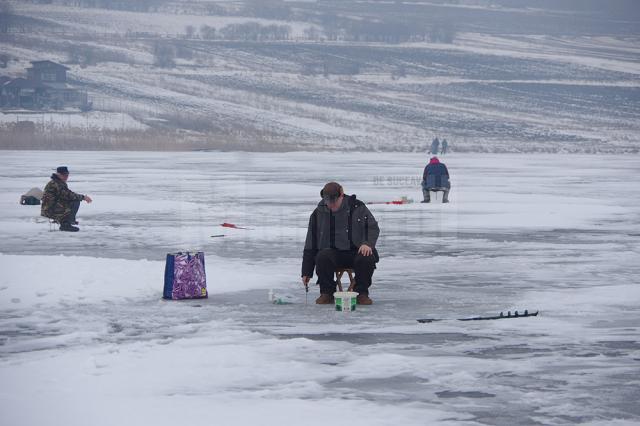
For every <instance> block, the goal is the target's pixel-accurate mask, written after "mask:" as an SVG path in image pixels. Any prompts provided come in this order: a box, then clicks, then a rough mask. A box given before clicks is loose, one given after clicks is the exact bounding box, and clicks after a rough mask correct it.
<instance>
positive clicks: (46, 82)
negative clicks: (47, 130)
mask: <svg viewBox="0 0 640 426" xmlns="http://www.w3.org/2000/svg"><path fill="white" fill-rule="evenodd" d="M67 71H69V68H68V67H65V66H64V65H61V64H58V63H55V62H52V61H32V62H31V67H29V68H27V78H22V77H18V78H13V79H12V78H9V77H6V76H2V77H0V108H2V109H15V108H18V109H30V110H60V109H66V108H77V109H80V110H82V111H87V110H90V109H91V103H90V102H89V99H88V95H87V92H86V91H84V90H80V89H78V88H76V87H73V86H71V85H70V84H69V83H68V82H67Z"/></svg>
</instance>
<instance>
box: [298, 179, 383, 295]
mask: <svg viewBox="0 0 640 426" xmlns="http://www.w3.org/2000/svg"><path fill="white" fill-rule="evenodd" d="M320 196H321V197H322V201H320V202H319V203H318V207H316V209H315V210H314V211H313V213H312V214H311V217H310V218H309V228H308V229H307V239H306V241H305V245H304V253H303V258H302V283H303V284H304V285H305V286H307V285H308V284H309V280H311V277H313V269H314V267H315V269H316V273H317V274H318V284H320V297H318V298H317V299H316V303H317V304H320V305H325V304H333V303H334V298H333V293H334V292H335V291H336V281H335V279H334V276H335V271H336V268H352V269H353V270H354V272H355V281H356V285H355V288H354V291H356V292H358V297H357V298H356V299H357V300H356V301H357V303H358V304H360V305H371V304H372V303H373V301H372V300H371V299H370V298H369V287H370V286H371V278H372V276H373V270H374V269H375V268H376V262H377V261H378V260H379V257H378V252H377V251H376V241H377V240H378V235H379V234H380V228H379V227H378V222H376V219H375V218H374V217H373V215H372V214H371V212H370V211H369V209H368V208H367V206H365V205H364V203H363V202H362V201H360V200H358V199H356V196H355V195H350V196H347V195H345V194H344V191H343V190H342V186H340V185H339V184H338V183H336V182H329V183H327V184H326V185H325V186H324V188H322V191H320Z"/></svg>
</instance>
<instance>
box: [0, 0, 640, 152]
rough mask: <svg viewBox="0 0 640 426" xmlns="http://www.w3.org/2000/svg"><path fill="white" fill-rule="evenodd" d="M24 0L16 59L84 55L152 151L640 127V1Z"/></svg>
mask: <svg viewBox="0 0 640 426" xmlns="http://www.w3.org/2000/svg"><path fill="white" fill-rule="evenodd" d="M9 3H10V4H11V7H12V9H13V12H12V13H13V14H12V15H11V16H12V20H13V21H14V22H13V26H12V27H10V31H9V32H8V34H5V35H3V37H2V39H0V50H1V51H2V52H4V53H5V54H7V55H9V56H10V58H11V60H10V61H9V65H8V68H7V69H6V70H5V71H4V73H6V74H8V75H10V76H14V77H15V76H19V75H20V73H22V72H23V70H24V68H25V67H27V66H28V64H29V61H33V60H40V59H48V60H53V61H57V62H60V63H63V64H65V65H67V66H69V67H70V68H71V71H70V75H71V78H72V83H73V84H75V85H77V86H79V87H81V88H83V89H86V90H87V91H88V92H89V95H90V98H91V100H92V101H93V107H94V110H96V111H98V112H100V113H115V114H127V115H128V116H130V120H132V121H133V122H136V123H138V124H133V123H131V122H130V120H121V123H122V127H120V128H119V129H118V128H115V129H114V128H113V126H109V125H105V126H99V125H98V126H95V127H98V128H107V129H110V132H111V133H106V134H105V136H104V137H105V138H107V139H109V138H111V139H114V140H115V139H118V138H122V133H123V132H127V131H129V130H133V131H134V132H136V133H135V136H130V137H129V138H128V139H127V140H129V141H131V143H132V144H135V145H136V146H137V147H138V148H144V147H149V148H151V149H153V148H154V145H153V141H154V140H157V139H158V138H161V139H163V140H165V139H166V140H167V141H172V142H171V143H173V144H175V145H176V146H181V143H182V146H184V147H187V148H189V147H191V148H194V147H195V148H221V147H222V148H231V149H252V150H283V149H285V150H288V149H326V148H337V149H357V150H363V149H372V150H401V151H413V150H420V151H422V150H424V148H425V147H426V145H427V144H428V143H429V142H430V141H431V139H432V138H433V137H434V136H436V135H437V136H440V137H446V138H447V139H448V140H449V141H450V142H451V146H452V149H454V150H458V151H493V152H496V151H497V152H501V151H506V152H513V151H553V152H555V151H567V152H573V151H577V152H628V151H632V152H637V147H638V143H639V142H640V48H638V46H639V45H640V33H639V32H638V28H639V25H638V24H639V23H640V14H638V13H635V14H634V13H628V14H626V15H625V16H624V19H622V18H621V17H620V16H618V15H613V16H612V15H611V14H609V13H605V12H606V10H607V9H606V8H602V9H601V10H582V9H580V10H577V9H576V10H575V11H571V10H570V9H564V10H563V9H560V10H556V9H551V8H549V7H542V6H541V7H536V8H529V7H519V6H518V2H517V1H503V2H495V4H491V5H489V4H484V3H488V2H477V1H475V2H471V1H469V2H465V1H460V2H456V3H457V4H444V5H440V4H434V3H430V2H424V3H411V4H408V3H407V4H404V3H402V4H396V5H395V6H394V5H393V4H391V3H390V2H375V1H372V2H351V1H342V2H331V1H318V2H280V1H273V2H267V3H265V4H266V5H271V6H270V7H271V8H269V7H267V6H264V5H263V7H259V6H260V4H261V3H260V2H238V1H233V2H231V1H229V2H225V1H220V2H187V1H185V2H179V1H174V2H161V1H159V2H152V3H153V4H156V3H157V4H159V5H160V6H157V7H154V8H149V11H147V12H144V13H143V12H137V11H127V10H111V9H98V8H90V7H77V6H71V5H68V4H67V3H69V2H62V1H54V2H53V3H52V4H41V3H39V2H28V1H13V2H9ZM78 3H83V2H78ZM396 3H397V2H396ZM444 3H447V2H444ZM540 3H544V4H545V5H546V4H547V3H548V2H540ZM559 3H560V4H562V3H563V2H559ZM565 3H569V2H568V1H565ZM500 4H502V6H500ZM612 9H613V7H612ZM632 11H633V9H632ZM105 117H106V116H105ZM23 118H24V120H31V117H29V116H28V115H26V116H24V117H23ZM105 119H106V120H108V118H105ZM3 121H7V120H3ZM33 121H34V122H36V123H37V122H38V121H37V120H33ZM79 121H80V122H82V120H79ZM116 122H117V121H116ZM66 127H67V129H66V132H67V133H68V135H70V136H71V137H65V135H64V131H61V130H58V131H57V133H56V136H55V137H57V138H60V139H61V140H62V139H64V140H65V141H66V142H65V143H67V144H68V146H67V147H68V148H78V147H83V146H84V147H86V148H90V149H94V148H95V146H93V144H94V143H95V142H93V141H92V137H91V136H92V133H91V131H87V130H86V126H84V128H83V127H82V126H79V125H75V124H74V125H70V126H66ZM140 129H146V131H145V132H140ZM47 131H48V130H47V129H46V128H44V127H38V128H37V133H36V135H29V136H28V137H22V138H16V137H15V136H14V137H13V138H12V134H11V131H10V126H4V127H3V131H2V134H0V138H1V142H2V146H3V147H5V148H20V147H24V146H25V145H26V146H33V147H39V146H48V145H47V144H51V138H50V137H49V138H48V139H47V137H45V136H44V135H41V134H40V132H42V133H46V132H47ZM45 140H46V142H45ZM121 140H122V139H121ZM135 141H137V142H135ZM145 141H146V142H145ZM147 142H148V143H147ZM61 143H62V142H61ZM145 143H146V145H145ZM58 146H61V145H60V144H58ZM156 148H157V147H156Z"/></svg>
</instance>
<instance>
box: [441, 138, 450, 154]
mask: <svg viewBox="0 0 640 426" xmlns="http://www.w3.org/2000/svg"><path fill="white" fill-rule="evenodd" d="M448 148H449V142H447V140H446V139H442V150H441V151H440V153H441V154H446V153H447V149H448Z"/></svg>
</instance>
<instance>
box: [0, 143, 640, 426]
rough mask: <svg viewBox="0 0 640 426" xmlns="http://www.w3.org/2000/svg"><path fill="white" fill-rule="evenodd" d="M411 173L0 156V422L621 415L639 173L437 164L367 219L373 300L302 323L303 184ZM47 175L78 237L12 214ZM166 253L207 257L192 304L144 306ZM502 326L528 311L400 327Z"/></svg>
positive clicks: (282, 163)
mask: <svg viewBox="0 0 640 426" xmlns="http://www.w3.org/2000/svg"><path fill="white" fill-rule="evenodd" d="M426 160H427V156H426V155H423V154H362V153H360V154H355V153H349V154H341V153H325V154H320V153H288V154H249V153H233V152H230V153H220V152H198V153H118V152H112V153H104V152H101V153H97V152H96V153H93V152H3V153H2V159H1V160H0V164H1V165H2V167H1V169H0V170H1V172H0V173H1V175H2V179H1V180H0V187H1V188H2V190H1V191H0V224H1V225H2V227H3V230H2V245H1V246H0V271H2V273H1V274H0V383H1V384H2V386H0V413H2V415H1V418H2V421H1V422H0V423H2V424H3V425H4V424H7V425H12V426H13V425H43V424H47V425H88V424H90V425H114V424H120V425H141V424H153V425H175V424H191V425H205V424H207V425H208V424H224V425H234V424H237V425H255V424H262V425H271V424H273V425H275V424H278V425H282V424H293V423H299V424H305V425H316V424H317V425H326V424H329V423H333V424H352V425H389V424H396V423H397V424H411V425H424V424H433V423H436V422H440V423H443V424H444V423H450V424H474V423H479V424H504V425H506V424H569V423H591V424H634V423H637V422H638V421H640V410H639V409H638V406H637V401H638V399H640V368H639V365H640V364H639V362H640V341H639V339H638V336H639V330H640V315H639V314H640V308H639V307H640V289H639V288H638V281H639V280H638V277H639V276H640V275H639V272H640V266H638V261H637V259H638V254H639V253H640V245H639V244H638V237H639V236H640V233H639V231H638V225H639V223H640V215H639V214H638V207H639V205H640V175H639V173H638V171H639V170H640V158H638V157H637V156H616V155H601V156H595V155H592V156H591V155H557V156H552V155H526V156H525V155H478V154H474V155H451V156H445V157H444V158H443V161H444V162H445V163H446V164H447V166H448V168H449V170H450V172H451V177H452V185H453V189H452V192H451V196H450V198H451V203H450V204H448V205H445V204H441V203H439V201H440V200H434V201H435V202H433V203H432V204H419V203H414V204H409V205H379V204H371V206H370V208H371V210H372V212H373V214H374V215H375V216H376V218H377V219H378V221H379V222H380V227H381V229H382V233H381V237H380V240H379V244H378V249H379V250H380V253H381V262H380V263H379V265H378V269H377V271H376V273H375V275H374V287H373V288H372V291H371V296H372V298H373V299H374V301H375V303H374V305H373V306H367V307H361V306H359V307H358V309H357V310H356V311H355V312H352V313H350V314H345V313H341V312H335V311H333V310H332V309H331V308H330V307H327V306H316V305H314V304H313V300H314V298H315V296H316V294H317V287H315V286H311V292H310V294H309V302H310V304H309V305H307V306H305V304H304V301H305V294H304V291H303V287H302V286H301V285H300V283H299V280H300V278H299V275H300V261H301V252H302V243H303V239H304V235H305V230H306V225H307V221H308V216H309V214H310V213H311V211H312V209H313V207H314V205H315V204H316V203H317V201H318V197H319V194H318V192H319V189H320V188H321V187H322V185H323V183H325V182H326V181H327V180H333V179H335V180H337V181H339V182H341V183H342V184H343V185H344V187H345V190H346V191H347V193H356V194H357V195H358V197H359V198H361V199H362V200H364V201H365V202H376V201H388V200H394V199H399V198H400V197H401V196H403V195H406V196H408V197H409V198H413V199H414V200H416V201H418V200H420V199H421V194H420V190H419V187H418V183H419V177H420V175H421V172H422V167H423V165H424V162H425V161H426ZM62 164H64V165H67V166H68V167H69V169H70V170H71V176H70V181H69V185H70V188H71V189H72V190H75V191H77V192H80V193H87V194H89V195H91V196H92V197H93V199H94V202H93V203H92V204H90V205H87V204H84V203H83V204H82V206H81V209H80V213H79V220H80V227H81V232H79V233H77V234H68V233H62V232H57V231H56V232H50V231H49V225H48V224H47V223H46V221H43V220H41V219H40V218H39V216H38V214H39V207H38V206H20V205H19V204H18V201H19V198H20V195H21V194H22V193H24V192H25V191H27V190H29V189H30V188H32V187H34V186H39V187H43V186H44V184H45V183H46V182H47V180H48V175H49V174H50V173H51V172H52V169H53V168H55V167H56V166H58V165H62ZM223 222H230V223H235V224H237V225H239V226H246V227H249V228H250V229H249V230H238V229H229V228H223V227H220V226H219V225H220V224H221V223H223ZM217 234H224V235H225V237H219V238H211V237H210V236H211V235H217ZM180 249H183V250H184V249H200V250H203V251H204V252H205V253H206V265H207V276H208V288H209V292H210V297H209V299H207V300H195V301H184V302H170V301H163V300H162V299H161V296H162V284H163V283H162V281H163V272H164V256H165V255H166V253H168V252H172V251H175V250H180ZM269 289H273V291H274V292H275V294H276V295H277V296H280V295H282V296H285V295H288V296H290V297H291V300H293V301H294V302H295V303H294V304H292V305H282V306H277V305H273V304H271V303H269V301H268V299H267V294H268V290H269ZM516 309H518V310H524V309H529V310H538V309H539V310H540V316H538V317H535V318H527V319H517V320H499V321H482V322H459V321H455V320H451V321H441V322H435V323H430V324H419V323H417V322H416V321H415V320H416V318H422V317H433V318H444V319H455V318H460V317H464V316H474V315H485V314H496V313H498V312H500V311H507V310H511V311H514V310H516Z"/></svg>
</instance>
